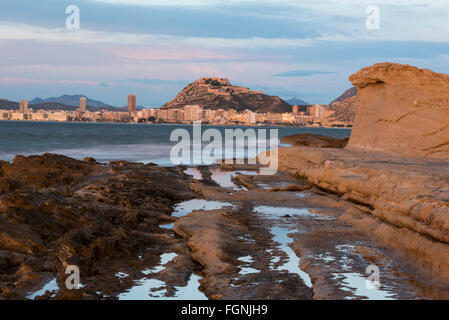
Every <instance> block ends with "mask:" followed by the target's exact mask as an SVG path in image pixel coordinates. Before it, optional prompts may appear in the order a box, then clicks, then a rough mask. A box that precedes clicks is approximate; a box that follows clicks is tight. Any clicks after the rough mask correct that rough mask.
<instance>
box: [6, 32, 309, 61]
mask: <svg viewBox="0 0 449 320" xmlns="http://www.w3.org/2000/svg"><path fill="white" fill-rule="evenodd" d="M2 40H3V41H8V40H28V41H43V42H66V43H87V44H100V43H109V44H115V45H117V44H121V45H126V44H135V45H153V46H154V45H164V44H165V45H173V44H177V45H190V46H192V47H193V46H202V47H211V48H264V47H266V48H283V47H303V46H310V45H311V44H312V40H313V39H307V38H305V39H300V38H299V39H292V38H261V37H253V38H235V39H230V38H214V37H178V36H168V35H163V34H138V33H123V32H104V31H92V30H88V29H82V30H79V31H70V30H67V29H64V28H53V29H51V28H44V27H38V26H33V25H27V24H11V23H0V41H2ZM161 53H162V52H159V56H161ZM186 54H189V55H190V56H192V57H193V56H195V55H199V57H200V58H201V56H203V57H206V58H211V59H214V58H226V59H231V58H233V57H232V56H228V55H223V54H217V53H206V52H204V51H199V50H198V51H196V52H195V51H192V52H190V53H186ZM156 56H158V54H156ZM182 56H183V53H178V54H176V55H175V54H174V53H173V54H172V56H171V57H170V56H168V58H169V60H170V59H171V60H176V59H178V58H182ZM129 58H132V59H142V60H147V59H152V56H151V54H148V52H146V53H145V51H141V52H139V51H136V52H134V53H132V52H131V53H129Z"/></svg>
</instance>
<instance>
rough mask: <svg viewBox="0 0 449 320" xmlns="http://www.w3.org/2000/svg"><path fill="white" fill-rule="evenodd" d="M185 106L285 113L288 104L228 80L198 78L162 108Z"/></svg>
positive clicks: (287, 110)
mask: <svg viewBox="0 0 449 320" xmlns="http://www.w3.org/2000/svg"><path fill="white" fill-rule="evenodd" d="M185 105H202V106H203V108H205V109H213V110H217V109H224V110H229V109H235V110H237V111H244V110H246V109H248V110H251V111H255V112H289V111H290V110H291V106H290V105H289V104H288V103H287V102H285V101H284V100H282V99H281V98H279V97H275V96H269V95H266V94H264V93H263V92H262V91H251V90H250V89H248V88H244V87H239V86H234V85H231V84H230V83H229V80H228V79H223V78H201V79H198V80H196V81H195V82H193V83H191V84H189V85H188V86H186V87H185V88H184V89H183V90H182V91H181V92H180V93H179V94H178V95H177V96H176V98H174V99H173V100H172V101H170V102H168V103H166V104H164V105H163V106H162V107H161V108H162V109H171V108H182V107H184V106H185Z"/></svg>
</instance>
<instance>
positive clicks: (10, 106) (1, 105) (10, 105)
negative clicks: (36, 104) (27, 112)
mask: <svg viewBox="0 0 449 320" xmlns="http://www.w3.org/2000/svg"><path fill="white" fill-rule="evenodd" d="M0 109H1V110H18V109H19V103H18V102H14V101H9V100H6V99H0Z"/></svg>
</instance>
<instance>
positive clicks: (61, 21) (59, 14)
mask: <svg viewBox="0 0 449 320" xmlns="http://www.w3.org/2000/svg"><path fill="white" fill-rule="evenodd" d="M73 5H74V6H77V7H78V8H79V14H80V15H79V18H80V19H79V21H80V25H79V27H80V28H79V29H76V30H73V28H67V25H66V20H67V19H68V18H69V17H70V16H71V12H69V13H66V8H67V7H68V6H73ZM372 6H376V8H377V9H378V11H372V8H371V7H372ZM377 9H376V10H377ZM377 13H378V15H377ZM448 15H449V1H447V0H427V1H426V0H376V1H375V0H369V1H367V0H357V1H356V0H322V1H320V0H315V1H303V0H284V1H281V0H227V1H225V0H221V1H218V0H128V1H125V0H79V1H76V0H69V1H66V0H39V1H35V0H14V1H2V3H1V5H0V98H3V99H9V100H13V101H18V100H21V99H28V100H31V99H33V98H34V97H40V98H48V97H55V96H60V95H62V94H83V95H87V96H88V97H89V98H92V99H96V100H101V101H104V102H106V103H108V104H111V105H114V106H123V105H126V102H127V95H128V94H130V93H135V94H136V95H137V104H138V105H141V106H151V107H159V106H161V105H162V104H164V103H165V102H167V101H169V100H171V99H173V98H174V97H175V96H176V94H177V93H178V92H179V91H180V90H181V89H182V88H183V87H185V86H186V85H187V84H189V83H190V82H192V81H194V80H196V79H198V78H200V77H223V78H229V80H230V82H231V83H232V84H235V85H242V86H245V87H249V88H250V89H252V90H263V91H264V92H265V93H267V94H270V95H277V96H280V97H281V98H284V99H288V98H293V97H296V98H300V99H303V100H305V101H308V102H310V103H320V104H324V103H329V102H330V101H332V100H333V99H335V98H336V97H337V96H339V95H340V94H341V93H342V92H343V91H345V90H346V89H348V88H350V87H351V83H350V82H349V81H348V77H349V76H350V75H351V74H352V73H354V72H357V71H358V70H359V69H361V68H363V67H366V66H369V65H372V64H374V63H378V62H386V61H388V62H398V63H406V64H411V65H414V66H418V67H421V68H429V69H431V70H433V71H436V72H443V73H449V32H448V31H449V19H448V18H447V17H448ZM377 17H378V19H377ZM373 19H374V20H373ZM69 20H70V21H69V22H70V23H69V26H70V25H73V23H72V22H73V21H75V20H71V19H69ZM367 20H368V24H367ZM374 22H378V28H376V24H375V23H374ZM373 23H374V24H373ZM373 26H374V27H373Z"/></svg>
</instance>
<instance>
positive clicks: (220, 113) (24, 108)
mask: <svg viewBox="0 0 449 320" xmlns="http://www.w3.org/2000/svg"><path fill="white" fill-rule="evenodd" d="M332 113H333V111H331V110H328V108H327V106H326V105H318V104H315V105H304V106H298V105H293V106H292V109H291V112H285V113H274V112H268V113H258V112H254V111H251V110H245V111H241V112H238V111H237V110H235V109H227V110H226V109H216V110H214V109H209V108H205V107H203V106H202V105H199V104H196V105H185V106H184V107H179V108H142V109H139V110H138V109H137V107H136V95H135V94H130V95H129V96H128V106H127V110H122V109H118V108H117V111H111V110H106V109H105V110H101V111H89V108H88V106H87V103H86V97H81V98H80V100H79V106H78V109H77V110H74V111H70V110H43V109H35V108H33V105H29V103H28V101H27V100H21V101H20V105H19V110H0V120H12V121H54V122H122V123H179V124H191V123H193V122H194V121H201V122H203V123H206V124H211V125H295V126H312V127H351V126H352V124H351V123H345V122H330V121H328V118H329V116H330V115H331V114H332Z"/></svg>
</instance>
